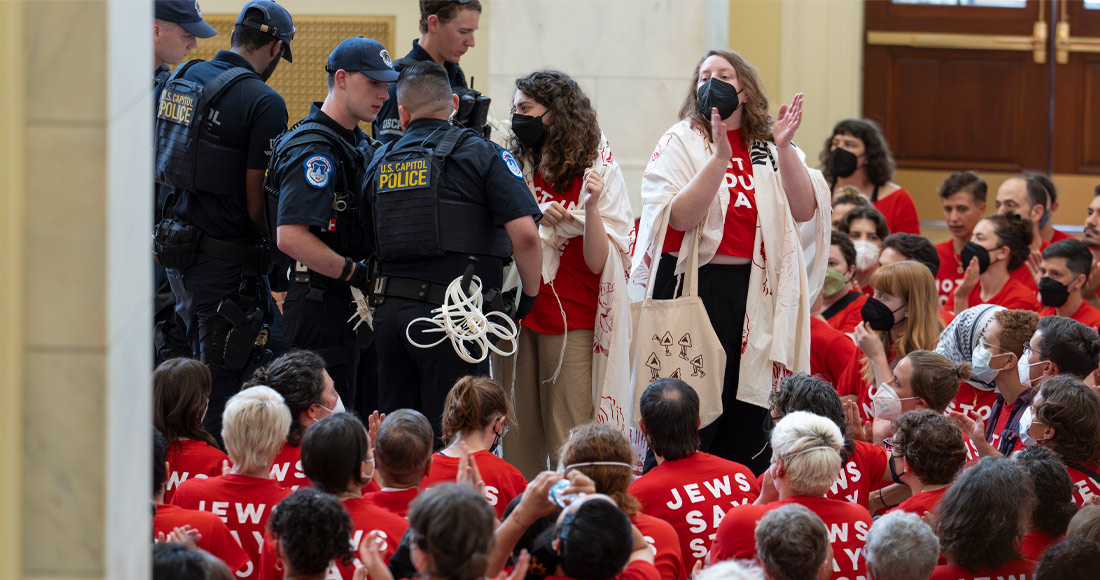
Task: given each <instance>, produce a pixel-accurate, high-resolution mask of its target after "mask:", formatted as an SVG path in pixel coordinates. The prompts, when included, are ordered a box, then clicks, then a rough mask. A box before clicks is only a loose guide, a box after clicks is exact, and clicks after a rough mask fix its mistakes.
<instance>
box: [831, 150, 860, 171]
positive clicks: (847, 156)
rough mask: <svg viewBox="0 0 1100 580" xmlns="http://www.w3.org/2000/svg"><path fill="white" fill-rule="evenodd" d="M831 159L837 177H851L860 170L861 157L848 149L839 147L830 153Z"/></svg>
mask: <svg viewBox="0 0 1100 580" xmlns="http://www.w3.org/2000/svg"><path fill="white" fill-rule="evenodd" d="M829 159H830V160H831V161H832V164H833V173H834V174H835V175H836V176H837V177H850V176H851V175H852V174H853V173H855V172H856V169H859V157H856V154H855V153H852V152H851V151H848V150H847V149H841V148H840V147H837V148H836V149H833V150H832V151H830V152H829Z"/></svg>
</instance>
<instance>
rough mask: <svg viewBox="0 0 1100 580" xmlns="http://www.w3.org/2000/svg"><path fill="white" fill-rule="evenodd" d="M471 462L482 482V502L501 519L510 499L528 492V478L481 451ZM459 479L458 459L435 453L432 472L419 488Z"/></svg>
mask: <svg viewBox="0 0 1100 580" xmlns="http://www.w3.org/2000/svg"><path fill="white" fill-rule="evenodd" d="M474 461H476V462H477V469H478V471H480V472H481V479H483V480H484V481H485V501H487V502H489V505H491V506H493V510H495V511H496V512H497V517H498V518H500V519H501V520H502V521H503V520H504V510H505V508H507V507H508V502H510V501H512V498H514V497H516V496H517V495H519V494H521V493H523V490H525V489H527V479H525V478H524V477H523V474H522V473H520V472H519V470H518V469H516V468H515V467H513V466H512V464H510V463H508V462H507V461H505V460H503V459H501V458H499V457H497V456H496V455H493V454H492V453H489V452H488V451H485V450H481V451H476V452H474ZM457 476H458V458H457V457H450V456H447V455H443V454H442V453H436V454H435V455H433V456H432V470H431V472H430V473H428V477H425V478H424V481H422V482H420V489H428V488H429V487H431V486H433V485H435V484H437V483H446V482H454V481H455V478H456V477H457Z"/></svg>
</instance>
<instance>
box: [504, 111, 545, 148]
mask: <svg viewBox="0 0 1100 580" xmlns="http://www.w3.org/2000/svg"><path fill="white" fill-rule="evenodd" d="M549 112H550V111H547V112H546V113H549ZM546 113H543V114H542V115H539V116H538V117H532V116H531V115H521V114H519V113H515V114H513V115H512V132H513V133H515V134H516V139H518V140H519V143H520V145H523V146H524V147H526V148H527V149H538V148H539V147H542V142H543V141H546V125H543V124H542V118H543V117H544V116H545V115H546Z"/></svg>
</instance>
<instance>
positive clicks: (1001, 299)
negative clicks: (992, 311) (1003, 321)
mask: <svg viewBox="0 0 1100 580" xmlns="http://www.w3.org/2000/svg"><path fill="white" fill-rule="evenodd" d="M1035 292H1036V290H1034V289H1032V288H1028V287H1027V286H1026V285H1024V284H1022V283H1020V281H1019V280H1016V279H1015V278H1009V279H1008V282H1006V283H1005V285H1004V287H1003V288H1001V291H1000V292H997V293H996V294H994V295H993V297H991V298H990V299H989V300H987V301H983V300H982V284H981V282H979V283H978V285H977V286H975V287H974V289H973V290H971V291H970V306H972V307H973V306H977V305H979V304H996V305H998V306H1004V307H1005V308H1008V309H1009V310H1032V311H1034V312H1038V311H1039V303H1038V302H1037V301H1036V298H1035Z"/></svg>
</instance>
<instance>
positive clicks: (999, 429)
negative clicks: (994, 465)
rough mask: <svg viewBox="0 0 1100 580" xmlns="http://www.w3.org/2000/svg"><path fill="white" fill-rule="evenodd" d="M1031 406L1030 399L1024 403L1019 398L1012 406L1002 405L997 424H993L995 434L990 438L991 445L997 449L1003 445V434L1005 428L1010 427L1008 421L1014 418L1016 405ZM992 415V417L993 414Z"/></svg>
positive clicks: (996, 420)
mask: <svg viewBox="0 0 1100 580" xmlns="http://www.w3.org/2000/svg"><path fill="white" fill-rule="evenodd" d="M1029 404H1031V401H1030V399H1029V400H1028V401H1027V402H1024V401H1023V400H1022V399H1020V398H1019V397H1017V398H1016V400H1015V401H1013V403H1012V404H1011V405H1007V404H1003V405H1001V410H1000V412H999V413H997V416H996V417H994V421H995V423H994V424H993V433H992V434H990V436H989V444H990V445H992V446H993V447H994V448H996V447H998V446H999V445H1000V444H1001V434H1002V433H1004V431H1005V428H1006V427H1008V419H1009V417H1011V416H1012V411H1013V410H1014V409H1015V408H1016V405H1029ZM990 414H991V415H992V412H991V413H990Z"/></svg>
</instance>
